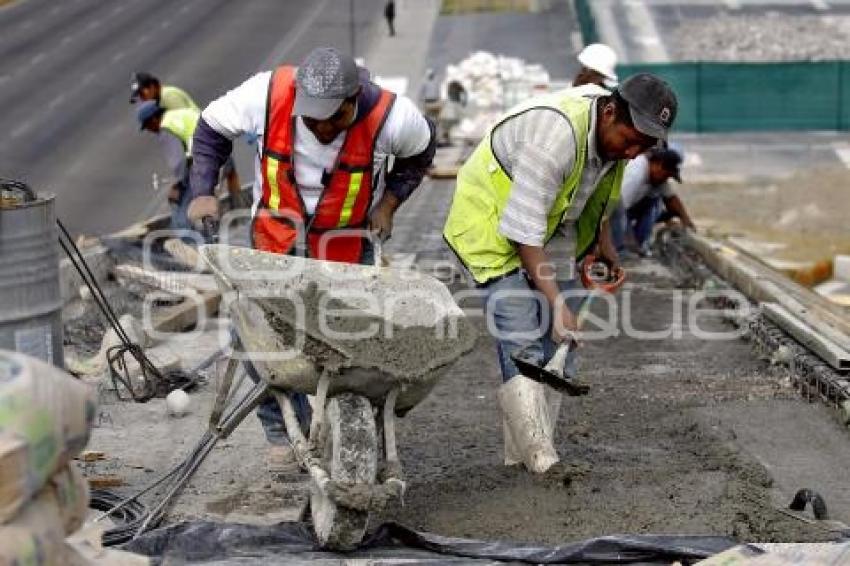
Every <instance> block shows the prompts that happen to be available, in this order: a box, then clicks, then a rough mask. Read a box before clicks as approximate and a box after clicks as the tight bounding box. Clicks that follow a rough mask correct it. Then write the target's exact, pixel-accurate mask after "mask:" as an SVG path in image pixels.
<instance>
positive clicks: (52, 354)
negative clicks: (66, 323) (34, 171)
mask: <svg viewBox="0 0 850 566" xmlns="http://www.w3.org/2000/svg"><path fill="white" fill-rule="evenodd" d="M54 199H55V197H54V196H53V195H40V196H38V197H37V198H36V200H34V201H30V202H18V203H12V204H10V205H8V206H6V205H4V206H3V207H0V349H6V350H14V351H17V352H21V353H22V354H27V355H29V356H33V357H35V358H38V359H41V360H44V361H46V362H47V363H50V364H53V365H55V366H57V367H60V368H61V367H64V356H63V344H62V298H61V294H60V290H59V288H60V286H59V254H58V242H57V233H56V214H55V212H54ZM7 204H8V203H7Z"/></svg>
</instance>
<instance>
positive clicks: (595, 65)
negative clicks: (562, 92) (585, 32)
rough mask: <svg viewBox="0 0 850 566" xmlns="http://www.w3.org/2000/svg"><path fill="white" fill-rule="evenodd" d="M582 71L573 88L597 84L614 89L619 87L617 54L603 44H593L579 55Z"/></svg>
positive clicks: (574, 81) (574, 80) (577, 76)
mask: <svg viewBox="0 0 850 566" xmlns="http://www.w3.org/2000/svg"><path fill="white" fill-rule="evenodd" d="M577 59H578V62H579V63H581V70H580V71H579V72H578V74H577V75H576V77H575V79H573V86H574V87H575V86H582V85H587V84H595V85H599V86H601V87H604V88H607V89H612V88H614V87H616V86H617V71H616V67H617V54H616V53H615V52H614V50H613V49H611V48H610V47H608V46H607V45H605V44H602V43H591V44H590V45H588V46H587V47H585V48H584V49H582V50H581V53H579V54H578V57H577Z"/></svg>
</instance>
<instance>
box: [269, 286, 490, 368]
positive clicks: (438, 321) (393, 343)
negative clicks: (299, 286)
mask: <svg viewBox="0 0 850 566" xmlns="http://www.w3.org/2000/svg"><path fill="white" fill-rule="evenodd" d="M298 301H299V302H300V305H302V308H303V314H301V316H298V312H297V311H298V309H297V308H296V306H295V304H296V303H295V302H294V301H292V300H289V299H286V298H265V299H260V300H258V301H257V302H258V303H259V304H260V305H261V306H262V308H263V311H264V314H265V318H266V321H267V322H268V324H269V326H270V327H271V328H272V329H273V330H274V331H275V332H276V333H277V334H278V335H279V336H280V337H281V338H282V340H283V341H284V343H285V344H293V345H294V344H295V343H296V341H295V330H294V328H293V321H297V320H299V319H301V320H303V324H301V325H300V326H299V328H301V327H302V326H303V330H306V336H303V337H302V338H303V340H304V347H303V353H304V355H305V356H306V357H307V358H309V359H310V360H311V361H313V362H314V363H316V364H317V366H318V367H319V369H320V370H324V371H329V372H332V373H338V372H339V371H341V370H344V369H347V368H360V369H364V370H377V371H380V372H383V373H385V374H387V375H388V376H389V377H390V378H391V379H394V380H397V381H399V382H401V383H416V382H418V381H430V380H432V379H434V376H433V375H432V373H433V372H435V371H436V370H438V369H440V368H443V367H444V366H447V365H448V364H450V363H452V362H454V361H455V360H457V359H458V358H460V357H461V356H462V355H463V354H465V353H467V352H469V351H470V350H471V349H472V348H473V347H474V345H475V337H476V330H475V329H474V328H473V326H472V324H470V322H469V321H468V320H467V319H466V318H463V317H454V316H434V319H435V324H434V326H433V327H426V326H401V325H400V324H396V323H394V322H392V321H387V320H385V319H383V318H380V317H376V316H373V315H370V314H367V313H365V312H363V311H361V310H357V309H356V308H353V307H352V306H350V305H349V304H347V303H345V302H343V301H341V300H338V299H333V298H328V297H326V296H324V293H323V292H320V291H319V290H318V289H317V288H316V286H315V285H311V286H310V287H308V288H307V289H305V290H303V291H299V292H298Z"/></svg>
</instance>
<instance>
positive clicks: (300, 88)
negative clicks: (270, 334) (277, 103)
mask: <svg viewBox="0 0 850 566" xmlns="http://www.w3.org/2000/svg"><path fill="white" fill-rule="evenodd" d="M364 73H365V76H366V77H368V71H366V70H365V69H361V68H359V67H358V66H357V63H355V61H354V59H352V58H351V57H350V56H348V55H345V54H343V53H340V52H339V51H337V50H336V49H334V48H333V47H318V48H316V49H314V50H313V51H311V52H310V53H309V54H308V55H307V57H306V58H305V59H304V61H303V62H302V63H301V65H300V66H299V67H298V71H296V73H295V106H294V108H293V110H292V112H293V114H295V115H297V116H306V117H307V118H314V119H316V120H326V119H328V118H330V117H331V116H332V115H333V114H334V113H335V112H336V111H337V110H339V107H340V106H341V105H342V103H343V101H344V100H345V99H346V98H349V97H351V96H353V95H354V94H356V93H357V90H358V89H359V88H360V78H361V75H363V74H364Z"/></svg>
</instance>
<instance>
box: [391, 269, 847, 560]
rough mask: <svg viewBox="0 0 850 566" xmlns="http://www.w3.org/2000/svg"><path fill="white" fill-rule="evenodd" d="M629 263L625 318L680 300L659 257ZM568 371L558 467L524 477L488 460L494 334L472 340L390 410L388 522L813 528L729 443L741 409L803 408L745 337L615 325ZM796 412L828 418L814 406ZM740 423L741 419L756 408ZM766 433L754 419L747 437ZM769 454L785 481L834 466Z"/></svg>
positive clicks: (497, 443)
mask: <svg viewBox="0 0 850 566" xmlns="http://www.w3.org/2000/svg"><path fill="white" fill-rule="evenodd" d="M656 267H657V266H656ZM642 271H643V272H644V274H643V275H640V276H638V277H636V278H637V279H638V281H636V283H637V284H636V285H633V287H632V293H633V304H634V308H635V317H636V320H637V321H638V322H637V323H636V325H637V326H638V327H639V328H641V329H643V330H655V331H658V330H662V329H664V328H666V327H669V326H670V325H671V321H673V320H674V314H673V313H674V310H675V304H676V302H677V301H686V300H687V299H688V296H687V295H684V296H683V295H680V294H679V293H680V291H679V290H677V289H675V288H674V287H675V285H673V284H672V283H673V281H672V279H671V278H670V276H669V274H665V273H664V270H663V269H662V268H660V267H659V268H657V269H652V270H647V269H642ZM698 320H699V321H700V323H699V324H700V327H701V328H703V329H704V330H715V331H717V330H722V328H723V325H724V324H725V323H724V322H723V321H722V320H721V318H720V317H719V316H717V315H716V313H713V312H711V311H708V312H706V313H703V315H701V316H699V318H698ZM673 325H674V326H675V325H676V324H675V322H674V323H673ZM679 326H680V327H681V326H682V325H679ZM582 371H583V377H584V378H585V379H587V380H588V381H589V382H590V383H591V387H592V389H591V393H590V394H589V395H588V396H587V397H583V398H571V399H567V400H565V402H564V408H563V409H562V416H561V420H560V422H559V424H558V427H557V448H558V452H559V454H560V455H561V458H562V464H559V465H558V466H557V467H556V469H553V470H552V471H551V472H550V473H547V474H546V475H544V476H541V477H532V476H531V475H529V474H528V473H526V472H525V471H523V470H522V469H521V468H519V467H512V468H508V467H505V466H503V465H502V461H501V458H502V429H501V420H500V414H499V408H498V402H497V396H496V387H497V386H498V385H499V372H498V366H497V361H496V356H495V352H494V348H493V345H492V343H491V342H490V339H489V338H486V337H482V338H481V339H480V341H479V344H478V346H477V348H476V349H475V351H474V352H473V353H472V354H470V355H469V356H467V357H466V358H465V359H464V360H462V361H461V362H460V363H459V364H458V366H457V367H456V371H455V372H454V373H453V374H452V375H451V376H449V377H447V378H446V379H444V380H443V381H442V382H441V383H440V384H439V385H438V386H437V388H436V389H435V390H434V392H433V393H432V395H431V396H430V397H429V398H428V399H427V400H426V401H425V402H424V403H423V404H421V405H420V406H418V407H417V408H416V409H414V410H413V411H412V412H411V413H410V414H409V416H408V417H407V418H406V419H404V420H403V421H401V423H400V425H399V445H400V447H401V451H402V452H401V455H402V458H403V461H404V463H405V468H406V472H407V476H408V479H409V490H408V492H407V496H406V501H405V506H404V507H403V508H397V509H393V510H390V511H389V512H388V513H387V517H391V518H394V519H397V520H400V521H403V522H404V523H406V524H409V525H411V526H412V527H415V528H421V529H425V530H428V531H434V532H437V533H441V534H446V535H454V536H466V537H475V538H485V539H494V538H498V539H510V540H523V541H539V542H547V543H556V542H564V541H568V540H576V539H582V538H586V537H591V536H599V535H605V534H613V533H687V534H724V535H733V536H736V537H739V538H740V539H742V540H761V541H807V540H820V539H822V538H823V537H824V533H823V532H821V531H819V530H817V529H814V528H811V527H809V526H807V525H805V524H804V523H801V522H798V521H795V520H792V519H789V518H787V517H785V516H784V515H782V514H780V513H778V512H777V511H775V509H774V508H773V505H774V503H775V499H774V498H775V497H776V498H777V499H778V497H777V496H775V494H774V485H775V483H776V480H775V478H774V476H773V475H772V473H771V470H772V469H773V468H771V469H768V468H766V467H765V465H764V464H763V463H762V462H763V460H761V459H760V458H757V457H756V456H754V455H752V453H750V452H748V451H747V450H746V449H745V447H744V446H743V445H742V444H741V443H739V442H736V438H737V436H736V433H735V430H736V427H737V428H739V423H740V422H741V421H742V420H746V417H747V415H751V416H754V415H752V413H751V409H750V406H751V405H754V406H758V407H761V408H763V410H766V411H768V412H769V411H770V410H771V409H779V408H786V407H789V406H791V407H797V406H802V405H803V404H804V402H803V401H801V400H799V399H798V398H797V395H796V393H795V392H794V391H793V390H791V389H790V388H788V386H787V385H786V382H785V381H784V380H783V378H782V377H781V376H778V375H776V374H775V373H774V372H772V371H770V370H769V368H768V367H767V365H766V364H765V363H764V362H762V361H760V360H758V359H757V358H756V357H755V356H754V355H753V354H752V353H751V351H750V347H749V345H748V344H747V343H746V342H744V341H742V340H739V339H735V340H731V341H705V340H701V339H699V338H697V337H696V336H695V335H694V333H693V332H692V330H689V329H688V328H687V327H686V326H685V327H683V336H682V338H681V339H665V340H654V341H653V340H650V341H641V340H637V339H634V338H630V337H627V336H620V337H617V338H613V339H609V340H606V341H601V342H591V343H588V344H587V345H586V347H585V350H584V365H583V370H582ZM801 408H802V407H801ZM805 408H807V409H808V410H810V411H812V412H814V413H816V415H817V418H820V419H823V418H828V415H825V413H826V409H825V408H822V407H819V406H814V407H805ZM707 415H710V416H711V418H706V416H707ZM750 422H751V426H750V430H753V427H754V426H755V425H756V423H757V419H750ZM774 433H779V431H778V430H777V429H775V428H771V427H765V428H763V429H760V432H759V435H760V436H761V437H762V438H765V437H771V436H772V435H773V434H774ZM757 436H758V435H757ZM829 436H830V438H831V440H832V441H834V442H837V443H839V444H838V446H841V442H845V441H846V440H847V438H846V433H845V432H844V431H842V430H840V428H839V427H837V426H836V427H833V428H832V430H831V431H829ZM753 443H754V444H756V445H760V443H759V442H758V441H755V440H754V441H751V442H748V443H747V444H748V446H749V445H751V444H753ZM845 446H846V445H845ZM774 453H775V454H774V456H776V457H778V458H779V459H780V460H781V461H782V462H783V463H782V466H783V467H784V470H785V474H784V483H785V484H788V485H791V484H793V483H794V482H795V481H798V480H800V479H801V478H802V477H805V474H806V472H807V470H808V469H809V467H811V466H821V467H823V466H827V467H829V468H830V470H829V472H825V473H831V474H834V475H833V477H840V473H841V472H840V470H841V469H843V468H842V465H841V464H840V463H839V462H838V461H836V462H833V459H831V458H829V457H825V458H820V459H818V462H817V464H813V463H811V462H808V461H801V460H800V459H798V458H797V457H796V456H795V455H794V453H793V451H791V452H786V453H778V452H777V451H774ZM835 474H837V475H835ZM801 487H802V486H801ZM810 487H811V486H810Z"/></svg>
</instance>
